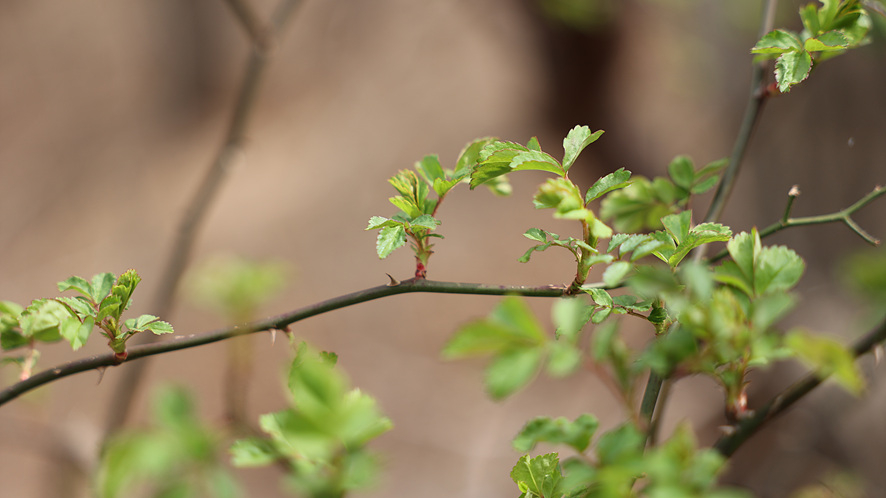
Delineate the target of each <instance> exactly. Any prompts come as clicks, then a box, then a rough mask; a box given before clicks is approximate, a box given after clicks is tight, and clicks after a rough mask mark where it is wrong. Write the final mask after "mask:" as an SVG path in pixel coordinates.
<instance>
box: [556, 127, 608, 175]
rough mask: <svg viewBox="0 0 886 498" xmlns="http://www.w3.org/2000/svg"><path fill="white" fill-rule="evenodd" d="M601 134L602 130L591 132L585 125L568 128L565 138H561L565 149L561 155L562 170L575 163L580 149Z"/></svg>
mask: <svg viewBox="0 0 886 498" xmlns="http://www.w3.org/2000/svg"><path fill="white" fill-rule="evenodd" d="M602 134H603V130H598V131H595V132H594V133H591V129H590V128H588V127H587V126H576V127H575V128H573V129H571V130H569V133H568V134H567V135H566V138H565V139H563V149H564V150H565V154H564V155H563V171H564V172H566V171H569V168H571V167H572V165H573V164H574V163H575V160H576V159H577V158H578V155H579V154H580V153H581V151H583V150H584V149H585V147H587V146H588V145H590V144H592V143H594V142H596V141H597V139H598V138H600V135H602Z"/></svg>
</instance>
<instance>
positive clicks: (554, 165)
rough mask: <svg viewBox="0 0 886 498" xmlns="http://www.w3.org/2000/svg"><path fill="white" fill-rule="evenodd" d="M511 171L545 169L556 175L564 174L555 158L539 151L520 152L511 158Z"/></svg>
mask: <svg viewBox="0 0 886 498" xmlns="http://www.w3.org/2000/svg"><path fill="white" fill-rule="evenodd" d="M510 167H511V169H512V170H513V171H547V172H549V173H554V174H556V175H560V176H562V175H564V174H565V172H564V170H563V167H562V166H560V163H559V162H557V160H556V159H554V158H553V157H551V156H550V155H549V154H547V153H545V152H541V151H535V150H531V151H528V152H521V153H519V154H517V155H516V156H514V158H513V159H512V160H511V164H510Z"/></svg>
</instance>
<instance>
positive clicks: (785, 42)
mask: <svg viewBox="0 0 886 498" xmlns="http://www.w3.org/2000/svg"><path fill="white" fill-rule="evenodd" d="M802 48H803V42H801V41H800V39H799V38H798V37H797V35H795V34H793V33H791V32H789V31H784V30H781V29H777V30H775V31H770V32H769V33H766V34H765V35H763V38H760V41H758V42H757V44H756V45H754V48H753V49H751V53H754V54H783V53H785V52H791V51H797V50H800V49H802Z"/></svg>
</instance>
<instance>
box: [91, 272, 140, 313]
mask: <svg viewBox="0 0 886 498" xmlns="http://www.w3.org/2000/svg"><path fill="white" fill-rule="evenodd" d="M141 280H142V279H141V277H139V276H138V273H136V272H135V270H126V271H125V272H123V274H121V275H120V276H119V277H117V282H116V283H115V284H114V286H113V287H111V293H110V294H109V295H108V297H106V298H105V299H103V300H102V302H101V308H100V310H101V309H103V308H105V302H106V301H109V299H108V298H112V297H117V298H118V300H119V303H120V304H119V307H118V308H117V310H118V311H116V312H115V313H114V314H109V315H110V316H113V317H114V318H116V319H118V320H119V319H120V314H122V313H123V311H124V310H126V309H127V308H129V305H130V301H131V299H132V294H133V292H135V288H136V286H138V284H139V282H141ZM110 301H111V302H114V301H115V300H113V299H111V300H110Z"/></svg>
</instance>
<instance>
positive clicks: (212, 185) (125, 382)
mask: <svg viewBox="0 0 886 498" xmlns="http://www.w3.org/2000/svg"><path fill="white" fill-rule="evenodd" d="M226 3H227V4H228V5H229V6H230V7H231V10H232V11H233V12H234V15H235V17H236V18H237V21H238V22H239V24H240V25H241V26H242V27H243V29H244V30H245V31H246V32H247V34H248V35H249V37H250V40H251V41H252V45H253V49H252V50H251V51H250V54H249V60H248V61H247V63H246V70H245V71H244V74H243V80H242V82H241V84H240V90H239V92H238V94H237V97H236V103H235V104H234V112H233V114H232V115H231V120H230V124H229V125H228V131H227V134H226V135H225V139H224V141H223V142H222V145H221V147H220V148H219V150H218V152H217V153H216V155H215V158H214V159H213V161H212V164H211V165H210V167H209V170H208V171H207V172H206V176H205V177H204V178H203V181H202V183H201V184H200V186H199V187H198V188H197V192H196V193H195V194H194V197H193V198H192V199H191V203H190V204H189V205H188V207H187V209H186V210H185V212H184V215H183V216H182V219H181V222H180V224H179V227H178V231H177V234H176V238H175V241H174V242H173V245H172V249H171V251H170V255H169V259H168V261H167V263H166V266H165V269H164V271H163V275H162V276H161V278H160V284H159V285H158V287H157V292H156V294H155V295H154V300H153V305H152V307H151V311H152V313H154V314H156V315H158V316H169V314H170V311H171V310H172V306H173V303H174V297H175V292H176V289H177V288H178V285H179V282H180V281H181V277H182V274H183V273H184V270H185V268H186V267H187V265H188V263H189V262H190V259H191V254H192V252H193V246H194V240H195V239H196V237H197V229H198V227H199V226H200V225H201V224H202V222H203V220H204V219H205V217H206V213H207V212H208V211H209V206H210V205H211V204H212V200H213V199H214V198H215V195H216V193H217V192H218V191H219V187H220V186H221V185H222V183H223V182H224V179H225V177H226V176H227V173H228V170H229V169H230V167H231V164H232V163H233V162H234V159H235V158H236V157H237V153H238V152H239V150H240V148H241V147H242V146H243V143H244V142H245V140H246V129H247V126H248V124H249V119H250V117H251V116H252V111H253V109H254V107H255V106H254V104H255V100H256V96H257V94H258V89H259V84H260V82H261V79H262V76H263V75H264V72H265V67H266V64H267V61H268V56H269V55H270V49H271V45H272V42H271V40H273V39H274V38H276V37H277V36H279V35H280V34H281V32H282V30H283V28H284V27H285V25H286V23H287V21H288V20H290V19H291V17H292V13H293V12H294V10H295V7H296V6H298V5H299V4H300V3H301V1H300V0H281V2H280V4H279V5H278V8H277V10H276V11H275V12H274V15H273V16H272V19H271V22H270V23H269V27H268V28H264V27H262V26H261V23H260V22H259V21H258V19H257V17H256V16H255V14H254V12H253V11H252V9H251V8H250V7H249V6H248V5H247V4H246V2H245V1H244V0H226ZM153 337H154V336H152V335H147V334H146V337H145V339H144V340H145V341H147V342H150V341H152V340H153ZM145 366H146V363H144V362H142V363H139V364H137V366H136V367H133V368H130V369H127V370H126V371H125V372H126V373H125V374H124V375H123V378H122V379H121V380H120V383H119V384H118V386H117V389H116V393H115V395H114V403H112V404H111V411H110V412H109V413H108V421H107V423H106V426H105V434H110V433H112V432H114V431H116V430H117V429H118V428H119V427H121V426H122V425H123V423H124V422H125V420H126V418H127V416H128V414H129V410H130V407H131V405H132V400H133V397H134V396H135V393H136V392H137V391H138V385H139V383H140V381H141V378H142V376H143V372H144V368H145Z"/></svg>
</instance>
